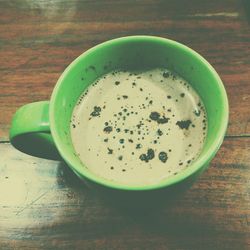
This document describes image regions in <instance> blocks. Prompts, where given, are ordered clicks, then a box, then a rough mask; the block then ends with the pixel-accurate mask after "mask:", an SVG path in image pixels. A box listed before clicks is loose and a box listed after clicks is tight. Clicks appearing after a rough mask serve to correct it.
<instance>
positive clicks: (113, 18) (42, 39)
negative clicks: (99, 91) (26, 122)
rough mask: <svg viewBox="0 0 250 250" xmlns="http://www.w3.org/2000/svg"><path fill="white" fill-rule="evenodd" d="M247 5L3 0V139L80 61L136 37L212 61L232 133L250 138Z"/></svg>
mask: <svg viewBox="0 0 250 250" xmlns="http://www.w3.org/2000/svg"><path fill="white" fill-rule="evenodd" d="M244 3H245V6H244ZM182 6H185V8H182ZM247 6H249V3H248V1H240V0H238V1H237V0H221V1H215V0H214V1H200V0H192V1H190V0H185V1H181V0H171V1H169V0H166V1H161V0H145V1H144V0H143V1H142V0H141V1H132V0H129V1H125V0H124V1H111V0H109V1H79V0H73V1H66V0H59V1H44V0H37V1H32V0H27V1H17V0H12V1H0V9H1V10H2V11H1V15H0V58H1V64H0V72H1V74H0V140H4V141H6V140H8V129H9V126H10V121H11V117H12V115H13V113H14V112H15V110H16V109H17V108H18V107H19V106H21V105H23V104H25V103H29V102H33V101H38V100H44V99H49V97H50V94H51V91H52V89H53V87H54V85H55V83H56V81H57V79H58V77H59V76H60V74H61V73H62V71H63V70H64V69H65V67H66V66H67V65H68V64H69V63H70V62H71V61H72V60H73V59H74V58H75V57H77V56H78V55H80V54H81V53H82V52H84V51H85V50H87V49H88V48H90V47H92V46H94V45H96V44H98V43H100V42H103V41H105V40H108V39H111V38H115V37H120V36H125V35H135V34H148V35H158V36H162V37H168V38H171V39H174V40H177V41H180V42H183V43H185V44H186V45H188V46H190V47H192V48H193V49H195V50H197V51H198V52H199V53H201V54H202V55H203V56H204V57H205V58H207V59H208V60H209V61H210V62H211V64H212V65H213V66H214V67H215V68H216V70H217V71H218V73H219V74H220V76H221V78H222V80H223V81H224V83H225V86H226V89H227V92H228V95H229V101H230V123H229V128H228V135H245V134H248V135H249V133H250V123H249V120H250V104H249V103H250V94H249V93H250V83H249V75H250V61H249V58H250V32H249V31H250V30H249V23H248V18H249V16H250V15H249V12H248V11H249V8H247ZM247 10H248V11H247Z"/></svg>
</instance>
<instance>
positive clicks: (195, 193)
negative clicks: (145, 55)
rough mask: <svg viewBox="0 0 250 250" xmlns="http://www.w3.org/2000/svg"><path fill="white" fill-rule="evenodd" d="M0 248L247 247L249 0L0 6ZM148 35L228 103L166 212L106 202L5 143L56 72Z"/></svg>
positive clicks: (61, 0) (60, 167) (46, 92)
mask: <svg viewBox="0 0 250 250" xmlns="http://www.w3.org/2000/svg"><path fill="white" fill-rule="evenodd" d="M0 11H1V14H0V60H1V63H0V157H1V158H0V159H1V161H0V249H107V250H110V249H150V250H151V249H157V250H158V249H237V250H242V249H250V197H249V193H250V180H249V179H250V2H249V1H247V0H246V1H240V0H238V1H237V0H220V1H218V0H210V1H201V0H183V1H181V0H166V1H164V0H144V1H143V0H138V1H133V0H128V1H125V0H124V1H118V0H106V1H101V0H96V1H94V0H93V1H87V0H84V1H80V0H72V1H66V0H57V1H49V0H36V1H35V0H26V1H20V0H11V1H7V0H1V1H0ZM134 34H147V35H157V36H162V37H167V38H171V39H174V40H177V41H180V42H182V43H184V44H186V45H188V46H190V47H192V48H193V49H195V50H196V51H198V52H199V53H200V54H202V55H203V56H204V57H205V58H207V60H208V61H210V62H211V64H212V65H213V66H214V67H215V69H216V70H217V71H218V73H219V74H220V76H221V78H222V80H223V82H224V84H225V87H226V90H227V93H228V96H229V102H230V123H229V127H228V131H227V135H226V138H225V141H224V143H223V145H222V148H221V149H220V151H219V153H218V154H217V156H216V157H215V159H214V160H213V162H212V164H211V166H210V168H209V169H208V170H207V171H206V172H205V173H204V174H203V175H202V176H201V177H200V179H199V180H198V181H197V182H196V183H195V185H194V186H193V187H192V188H191V189H190V190H188V191H187V193H185V195H184V196H183V197H182V198H181V199H180V200H178V201H177V202H176V203H175V204H174V205H173V206H172V207H171V206H170V207H168V208H165V209H163V210H162V211H158V212H155V213H152V214H148V215H144V214H143V213H142V214H141V215H140V216H135V215H132V214H128V213H125V212H124V211H121V210H119V209H115V208H114V207H112V206H109V205H108V204H106V203H105V202H103V201H102V199H101V198H100V197H98V196H95V195H93V194H92V192H91V190H89V189H88V188H87V187H85V186H84V185H83V184H82V183H81V182H79V181H78V179H77V177H75V175H73V174H72V173H71V172H70V171H69V170H68V168H67V167H66V166H65V165H64V164H63V163H60V162H57V161H50V160H44V159H39V158H35V157H31V156H28V155H25V154H23V153H20V152H19V151H17V150H15V149H14V148H13V147H12V146H11V145H10V144H9V139H8V130H9V127H10V121H11V117H12V115H13V113H14V112H15V110H16V109H17V108H18V107H19V106H21V105H23V104H25V103H29V102H34V101H39V100H46V99H49V97H50V94H51V91H52V89H53V87H54V85H55V83H56V81H57V79H58V77H59V76H60V74H61V72H62V71H63V70H64V69H65V67H66V66H67V65H68V64H69V63H70V62H71V61H72V60H73V59H74V58H75V57H77V56H78V55H79V54H81V53H82V52H83V51H85V50H87V49H88V48H90V47H92V46H94V45H96V44H98V43H100V42H103V41H105V40H108V39H111V38H115V37H121V36H125V35H134Z"/></svg>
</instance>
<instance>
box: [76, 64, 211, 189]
mask: <svg viewBox="0 0 250 250" xmlns="http://www.w3.org/2000/svg"><path fill="white" fill-rule="evenodd" d="M206 120H207V119H206V111H205V108H204V105H203V103H202V101H201V100H200V98H199V96H198V94H197V93H196V92H195V91H194V89H193V88H192V87H191V86H190V85H189V83H188V82H187V81H185V80H184V79H183V78H181V77H180V76H178V75H176V74H174V73H172V72H171V71H169V70H167V69H152V70H149V71H143V72H126V71H115V72H110V73H108V74H106V75H104V76H102V77H101V78H99V79H98V80H97V81H96V82H94V83H93V84H92V85H91V86H89V87H88V89H87V90H86V91H85V92H84V93H83V94H82V96H81V97H80V98H79V100H78V103H77V105H76V106H75V108H74V111H73V115H72V121H71V138H72V142H73V145H74V148H75V151H76V153H77V154H78V155H79V157H80V159H81V161H82V162H83V163H84V164H85V165H86V166H87V167H88V168H89V169H90V170H91V171H92V172H93V173H95V174H96V175H99V176H101V177H103V178H105V179H108V180H112V181H114V182H117V183H120V184H129V185H136V186H144V185H147V184H154V183H157V182H159V181H160V180H162V179H166V178H168V177H169V176H172V175H176V174H177V173H179V172H180V171H182V170H183V169H185V168H187V167H188V166H189V165H190V164H192V162H193V161H194V160H195V159H196V158H197V157H198V156H199V154H200V152H201V150H202V146H203V144H204V140H205V138H206V133H207V122H206Z"/></svg>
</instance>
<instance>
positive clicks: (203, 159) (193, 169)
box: [49, 35, 229, 191]
mask: <svg viewBox="0 0 250 250" xmlns="http://www.w3.org/2000/svg"><path fill="white" fill-rule="evenodd" d="M124 41H127V42H131V41H149V42H154V41H161V42H164V43H167V44H171V45H175V46H177V47H178V48H179V49H182V50H185V51H187V52H191V53H192V54H193V56H195V57H196V58H197V59H198V60H199V61H201V62H202V63H204V64H205V65H206V67H207V68H208V70H209V72H210V73H211V74H213V76H214V77H215V79H216V83H217V84H218V87H219V91H220V95H221V98H222V101H223V102H222V103H223V105H222V106H221V109H222V117H221V118H220V119H221V122H220V127H219V128H218V130H217V131H218V132H217V137H216V139H215V140H214V141H213V142H212V144H211V146H210V147H209V149H208V150H207V152H206V153H204V154H203V155H201V156H199V157H198V158H197V160H196V161H195V162H194V163H193V164H191V165H190V166H189V167H188V168H185V169H184V170H182V171H180V172H179V173H178V174H177V175H173V176H170V177H168V178H166V179H165V180H160V181H159V182H157V183H154V184H148V185H147V184H146V185H143V186H142V185H140V186H136V185H134V184H133V185H129V184H122V183H117V182H113V181H110V180H108V179H105V178H103V177H101V176H98V175H96V174H94V173H91V172H90V171H87V170H85V168H84V167H82V166H81V167H80V166H76V165H75V164H73V163H72V160H71V158H72V157H71V154H70V153H68V152H67V151H65V150H64V147H63V146H62V145H61V144H62V142H61V140H60V136H59V133H58V132H57V130H56V125H55V119H54V117H55V114H56V109H55V100H56V96H57V93H58V90H59V88H60V86H61V84H62V82H63V79H64V78H65V76H66V75H67V74H69V73H70V71H71V69H72V68H73V67H74V66H75V65H76V64H77V63H78V62H79V61H80V60H81V59H82V58H83V57H85V56H87V55H88V54H90V53H92V52H93V51H94V50H96V49H101V48H102V47H105V46H106V45H110V44H112V43H120V42H124ZM49 120H50V129H51V134H52V137H53V140H54V141H55V145H56V147H57V149H58V151H59V153H60V155H61V156H62V158H63V159H64V160H65V161H66V163H67V164H68V165H69V167H71V168H72V170H73V171H74V172H75V173H76V174H77V175H80V177H82V178H86V179H88V180H90V181H92V182H94V183H96V184H99V185H102V186H106V187H108V188H112V189H118V190H128V191H129V190H130V191H147V190H154V189H160V188H165V187H169V186H172V185H174V184H177V183H179V182H181V181H184V180H185V179H187V178H188V177H190V176H192V175H193V174H195V173H197V172H199V170H201V169H202V168H203V167H205V166H206V165H208V164H209V162H210V161H211V160H212V159H213V157H214V156H215V154H216V153H217V151H218V150H219V148H220V146H221V144H222V142H223V139H224V136H225V133H226V130H227V126H228V120H229V104H228V98H227V93H226V90H225V87H224V85H223V82H222V80H221V79H220V77H219V75H218V73H217V72H216V71H215V69H214V68H213V67H212V66H211V64H210V63H209V62H208V61H207V60H206V59H205V58H203V57H202V56H201V55H200V54H199V53H197V52H196V51H194V50H193V49H191V48H189V47H188V46H186V45H184V44H182V43H179V42H177V41H174V40H171V39H167V38H163V37H158V36H148V35H135V36H124V37H120V38H115V39H111V40H108V41H105V42H103V43H100V44H98V45H96V46H94V47H92V48H90V49H88V50H86V51H85V52H83V53H82V54H81V55H80V56H78V57H77V58H76V59H75V60H73V61H72V62H71V63H70V64H69V66H67V68H66V69H65V70H64V72H63V73H62V74H61V76H60V77H59V79H58V81H57V83H56V85H55V87H54V89H53V92H52V95H51V99H50V107H49Z"/></svg>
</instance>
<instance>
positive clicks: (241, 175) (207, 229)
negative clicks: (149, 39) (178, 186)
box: [0, 138, 250, 250]
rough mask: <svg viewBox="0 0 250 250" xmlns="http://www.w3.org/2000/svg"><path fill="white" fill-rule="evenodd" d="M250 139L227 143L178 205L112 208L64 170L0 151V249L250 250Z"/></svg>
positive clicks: (4, 148) (55, 164)
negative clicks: (147, 210) (149, 208)
mask: <svg viewBox="0 0 250 250" xmlns="http://www.w3.org/2000/svg"><path fill="white" fill-rule="evenodd" d="M249 151H250V138H241V139H235V138H231V139H226V140H225V142H224V143H223V146H222V148H221V150H220V151H219V153H218V155H217V156H216V158H215V159H214V160H213V162H212V164H211V166H210V168H209V169H208V170H207V171H206V172H205V173H204V174H203V175H202V176H201V177H200V178H199V180H198V181H197V182H196V183H195V185H194V186H193V187H192V188H191V189H190V190H188V191H187V193H185V195H184V196H183V197H182V198H180V199H179V200H178V201H176V203H174V204H172V205H171V206H169V207H165V208H163V209H162V210H161V211H157V212H154V211H152V213H150V214H146V215H144V214H143V211H142V212H141V214H140V215H136V214H132V213H126V212H124V211H122V210H119V209H116V208H114V207H111V206H109V205H108V204H107V203H105V202H104V201H103V199H102V198H101V197H99V196H96V195H95V194H94V193H93V192H92V191H91V190H90V189H88V188H87V187H86V186H84V184H83V183H82V182H81V181H79V180H78V178H77V177H76V176H75V175H74V174H73V173H72V172H71V171H70V170H69V169H68V168H67V167H66V166H65V165H64V164H62V163H59V162H56V161H49V160H42V159H39V158H35V157H31V156H27V155H25V154H23V153H20V152H18V151H16V150H15V149H14V148H12V146H10V145H9V144H0V152H2V157H1V158H2V160H1V162H0V173H1V176H0V190H1V202H0V249H59V248H60V249H150V250H153V249H157V250H158V249H242V250H243V249H248V247H249V244H250V241H249V239H250V238H249V236H250V224H249V221H250V211H249V206H250V196H249V193H250V192H249V191H250V182H249V179H250V155H249Z"/></svg>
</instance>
